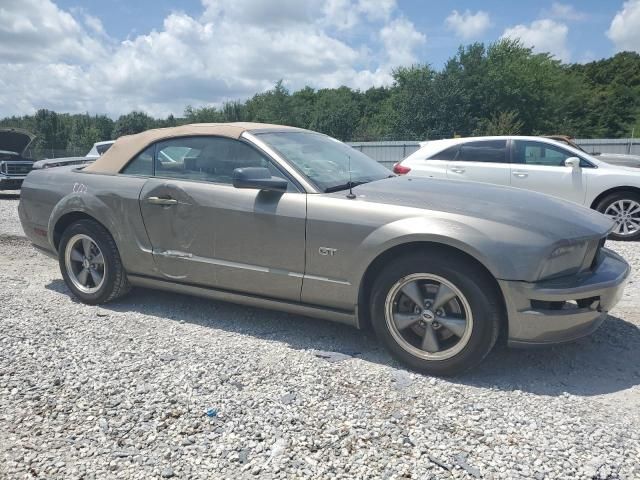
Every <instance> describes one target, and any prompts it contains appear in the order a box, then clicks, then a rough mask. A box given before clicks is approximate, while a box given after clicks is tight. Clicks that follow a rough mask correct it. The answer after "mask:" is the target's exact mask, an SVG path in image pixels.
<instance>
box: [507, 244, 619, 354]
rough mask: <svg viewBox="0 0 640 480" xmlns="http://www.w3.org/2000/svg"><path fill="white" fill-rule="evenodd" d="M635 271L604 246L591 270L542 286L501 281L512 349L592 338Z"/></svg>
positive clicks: (552, 280)
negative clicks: (589, 336)
mask: <svg viewBox="0 0 640 480" xmlns="http://www.w3.org/2000/svg"><path fill="white" fill-rule="evenodd" d="M630 271H631V269H630V267H629V264H627V262H626V261H625V260H624V259H623V258H622V257H621V256H619V255H617V254H616V253H614V252H612V251H611V250H608V249H606V248H603V249H601V251H600V254H599V258H598V260H597V261H596V264H595V267H594V268H593V269H592V270H591V271H588V272H583V273H580V274H577V275H571V276H568V277H561V278H555V279H551V280H543V281H540V282H536V283H529V282H517V281H508V280H499V281H498V282H499V284H500V288H501V289H502V292H503V293H504V297H505V303H506V306H507V315H508V318H509V337H508V344H509V346H513V347H526V346H535V345H547V344H553V343H562V342H569V341H572V340H575V339H577V338H580V337H583V336H585V335H589V334H591V333H592V332H594V331H595V330H596V329H597V328H598V327H599V326H600V325H601V324H602V322H603V321H604V319H605V318H606V316H607V312H608V311H609V310H610V309H611V308H613V307H614V305H615V304H616V303H618V300H620V297H621V296H622V292H623V291H624V287H625V285H626V283H627V279H628V277H629V272H630Z"/></svg>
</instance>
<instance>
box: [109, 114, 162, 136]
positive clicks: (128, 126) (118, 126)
mask: <svg viewBox="0 0 640 480" xmlns="http://www.w3.org/2000/svg"><path fill="white" fill-rule="evenodd" d="M155 126H156V121H155V120H154V119H153V118H152V117H150V116H149V115H147V114H146V113H144V112H131V113H127V114H126V115H121V116H120V117H119V118H118V120H117V121H116V123H115V125H114V127H113V137H114V138H118V137H120V136H122V135H131V134H134V133H140V132H144V131H145V130H149V129H150V128H154V127H155Z"/></svg>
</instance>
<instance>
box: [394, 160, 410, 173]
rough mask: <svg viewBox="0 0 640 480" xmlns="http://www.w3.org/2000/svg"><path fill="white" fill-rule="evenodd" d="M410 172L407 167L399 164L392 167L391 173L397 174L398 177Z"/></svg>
mask: <svg viewBox="0 0 640 480" xmlns="http://www.w3.org/2000/svg"><path fill="white" fill-rule="evenodd" d="M410 171H411V169H410V168H409V167H405V166H404V165H402V164H401V163H399V162H398V163H396V164H395V165H394V166H393V173H397V174H398V175H406V174H407V173H409V172H410Z"/></svg>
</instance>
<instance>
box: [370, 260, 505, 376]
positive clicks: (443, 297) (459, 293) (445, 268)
mask: <svg viewBox="0 0 640 480" xmlns="http://www.w3.org/2000/svg"><path fill="white" fill-rule="evenodd" d="M418 302H420V305H418ZM370 308H371V310H370V311H371V317H372V325H373V328H374V330H375V332H376V335H377V336H378V338H379V339H380V341H381V342H382V343H383V344H384V345H385V346H386V347H387V349H388V350H389V351H390V352H391V354H392V355H393V356H395V357H396V358H397V359H399V360H400V361H402V362H403V363H405V364H407V365H409V366H410V367H412V368H414V369H416V370H419V371H421V372H425V373H429V374H434V375H455V374H459V373H461V372H463V371H465V370H467V369H469V368H471V367H474V366H476V365H478V364H479V363H480V362H481V361H482V360H483V359H484V357H485V356H486V355H487V354H488V353H489V352H490V351H491V349H492V348H493V346H494V345H495V343H496V340H497V338H498V333H499V331H500V322H501V318H502V316H503V313H502V312H503V307H502V298H501V296H500V294H499V292H498V290H497V286H496V284H495V280H494V279H493V278H491V276H489V275H488V274H487V272H486V271H484V270H483V269H482V268H481V267H479V266H478V265H475V264H473V263H472V262H470V261H469V260H468V259H465V258H463V257H462V256H460V255H458V254H456V253H455V252H446V251H445V252H443V251H441V250H439V251H438V252H437V253H436V252H425V253H419V254H411V255H406V256H404V257H401V258H399V259H398V260H396V261H394V262H393V263H390V264H388V265H387V266H386V267H385V268H384V269H383V270H382V271H381V273H380V275H379V276H378V278H377V279H376V280H375V283H374V285H373V289H372V295H371V305H370Z"/></svg>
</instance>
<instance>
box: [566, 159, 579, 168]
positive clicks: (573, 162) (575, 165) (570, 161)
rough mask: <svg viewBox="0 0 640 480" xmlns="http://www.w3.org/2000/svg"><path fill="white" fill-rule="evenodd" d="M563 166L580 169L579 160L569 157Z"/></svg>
mask: <svg viewBox="0 0 640 480" xmlns="http://www.w3.org/2000/svg"><path fill="white" fill-rule="evenodd" d="M564 166H565V167H571V168H573V169H574V170H578V169H579V168H580V159H579V158H578V157H569V158H567V159H566V160H565V161H564Z"/></svg>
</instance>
